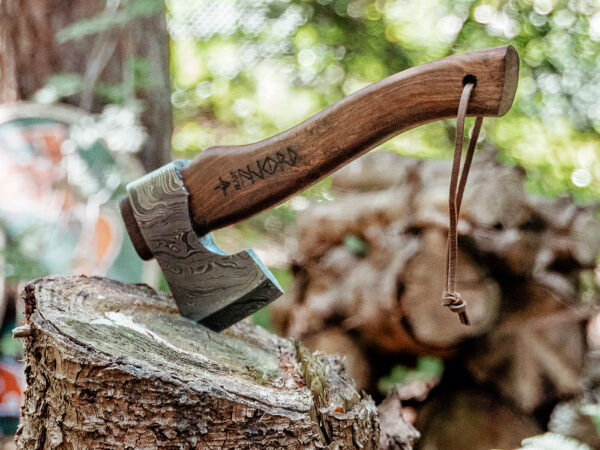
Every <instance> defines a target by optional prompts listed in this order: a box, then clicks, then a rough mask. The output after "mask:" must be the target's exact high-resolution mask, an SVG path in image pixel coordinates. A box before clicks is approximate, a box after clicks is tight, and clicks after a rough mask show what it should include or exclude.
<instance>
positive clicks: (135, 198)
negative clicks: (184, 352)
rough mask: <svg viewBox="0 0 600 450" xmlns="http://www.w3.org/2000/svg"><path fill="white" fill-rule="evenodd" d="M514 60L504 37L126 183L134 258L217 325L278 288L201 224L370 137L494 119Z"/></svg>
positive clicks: (511, 79) (354, 150)
mask: <svg viewBox="0 0 600 450" xmlns="http://www.w3.org/2000/svg"><path fill="white" fill-rule="evenodd" d="M518 73H519V57H518V54H517V52H516V50H515V49H514V48H513V47H512V46H510V45H509V46H504V47H497V48H492V49H486V50H478V51H473V52H468V53H463V54H460V55H454V56H449V57H446V58H443V59H440V60H437V61H434V62H430V63H427V64H424V65H421V66H417V67H413V68H411V69H407V70H404V71H402V72H400V73H397V74H395V75H392V76H390V77H388V78H385V79H383V80H381V81H379V82H377V83H374V84H372V85H370V86H367V87H365V88H363V89H361V90H359V91H357V92H355V93H353V94H352V95H349V96H348V97H345V98H344V99H342V100H340V101H339V102H337V103H335V104H334V105H332V106H330V107H328V108H327V109H325V110H323V111H321V112H320V113H318V114H316V115H315V116H313V117H311V118H309V119H308V120H306V121H304V122H302V123H301V124H299V125H296V126H295V127H293V128H291V129H289V130H287V131H284V132H283V133H280V134H278V135H276V136H273V137H271V138H269V139H266V140H263V141H260V142H256V143H253V144H248V145H241V146H217V147H210V148H208V149H206V150H204V151H203V152H202V153H201V154H200V155H199V156H198V157H197V158H195V159H194V160H193V161H174V162H172V163H170V164H168V165H166V166H164V167H162V168H159V169H157V170H155V171H154V172H151V173H149V174H147V175H145V176H144V177H142V178H141V179H139V180H137V181H134V182H132V183H130V184H129V185H128V186H127V191H128V196H126V197H125V198H123V200H121V204H120V206H121V213H122V215H123V219H124V221H125V225H126V227H127V231H128V233H129V237H130V238H131V241H132V243H133V246H134V247H135V249H136V251H137V253H138V254H139V256H140V257H141V258H143V259H146V260H147V259H150V258H152V257H155V258H156V259H157V260H158V263H159V265H160V267H161V269H162V271H163V273H164V275H165V278H166V280H167V282H168V284H169V287H170V288H171V291H172V294H173V297H174V299H175V301H176V303H177V306H178V308H179V310H180V312H181V314H182V315H184V316H186V317H188V318H190V319H192V320H195V321H197V322H199V323H201V324H203V325H205V326H207V327H209V328H212V329H213V330H217V331H219V330H222V329H224V328H227V327H228V326H230V325H232V324H233V323H235V322H237V321H239V320H241V319H243V318H244V317H246V316H248V315H249V314H252V313H253V312H255V311H256V310H258V309H260V308H262V307H263V306H265V305H266V304H268V303H269V302H271V301H273V300H274V299H275V298H277V297H278V296H279V295H281V294H282V290H281V288H280V286H279V284H278V283H277V281H276V280H275V277H274V276H273V275H272V274H271V273H270V271H269V270H268V269H267V268H266V267H265V266H264V265H263V264H262V263H261V262H260V260H259V259H258V258H257V256H256V255H255V254H254V253H253V252H252V251H251V250H246V251H243V252H240V253H237V254H234V255H228V254H226V253H224V252H223V251H222V250H220V249H219V248H218V247H217V246H216V245H215V244H214V242H213V241H212V239H211V238H210V234H209V232H210V231H212V230H214V229H217V228H220V227H224V226H227V225H230V224H233V223H236V222H238V221H241V220H243V219H246V218H248V217H250V216H252V215H254V214H257V213H259V212H261V211H264V210H266V209H268V208H271V207H273V206H275V205H277V204H279V203H281V202H283V201H284V200H286V199H288V198H290V197H291V196H293V195H294V194H297V193H298V192H300V191H302V190H304V189H306V188H307V187H309V186H310V185H312V184H314V183H316V182H317V181H319V180H320V179H322V178H323V177H325V176H327V175H328V174H330V173H331V172H333V171H335V170H336V169H338V168H339V167H341V166H343V165H345V164H347V163H348V162H350V161H351V160H353V159H354V158H357V157H358V156H360V155H362V154H363V153H365V152H367V151H368V150H370V149H372V148H373V147H375V146H376V145H378V144H381V143H382V142H384V141H386V140H388V139H390V138H391V137H393V136H395V135H397V134H399V133H402V132H403V131H406V130H408V129H411V128H414V127H416V126H418V125H421V124H425V123H428V122H432V121H434V120H440V119H446V118H451V117H456V115H457V110H458V107H459V101H460V99H461V93H462V91H463V86H464V85H465V84H467V83H473V84H475V86H476V87H475V88H474V89H473V91H472V94H471V98H470V101H469V103H468V109H467V110H466V114H467V115H469V116H481V117H483V116H496V117H498V116H502V115H503V114H505V113H506V112H507V111H508V110H509V108H510V107H511V105H512V102H513V99H514V96H515V91H516V88H517V79H518Z"/></svg>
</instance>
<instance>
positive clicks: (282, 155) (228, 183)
mask: <svg viewBox="0 0 600 450" xmlns="http://www.w3.org/2000/svg"><path fill="white" fill-rule="evenodd" d="M297 162H298V152H297V151H296V150H294V149H292V148H291V147H287V148H286V149H285V150H283V151H279V152H275V153H273V154H271V155H268V156H265V157H264V158H262V159H257V160H256V162H255V163H252V164H246V166H244V167H238V168H237V169H235V170H230V171H229V174H227V175H221V176H219V184H218V185H216V186H215V190H219V189H220V190H221V191H223V195H225V196H226V195H227V190H228V189H229V188H230V187H232V186H233V189H235V190H236V191H239V190H241V189H243V188H245V187H246V186H248V185H252V184H254V183H256V182H258V181H260V180H264V179H265V178H268V177H270V176H273V175H275V174H277V173H280V172H285V170H286V168H289V167H295V166H296V163H297Z"/></svg>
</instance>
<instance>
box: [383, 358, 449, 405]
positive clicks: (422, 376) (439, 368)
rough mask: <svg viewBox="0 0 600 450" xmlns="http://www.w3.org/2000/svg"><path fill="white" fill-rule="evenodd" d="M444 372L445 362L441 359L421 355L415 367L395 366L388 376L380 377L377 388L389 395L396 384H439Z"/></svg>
mask: <svg viewBox="0 0 600 450" xmlns="http://www.w3.org/2000/svg"><path fill="white" fill-rule="evenodd" d="M443 373H444V363H443V362H442V361H441V360H440V359H437V358H433V357H430V356H420V357H419V359H418V360H417V365H416V366H415V367H414V368H409V367H406V366H402V365H396V366H394V367H393V368H392V371H391V372H390V374H389V375H388V376H385V377H382V378H380V379H379V381H378V383H377V389H378V390H379V392H381V393H382V394H384V395H387V394H389V393H390V392H391V391H392V389H394V388H395V387H396V386H405V385H408V384H410V383H415V382H420V383H429V382H431V383H434V384H437V382H438V381H439V380H440V379H441V378H442V374H443Z"/></svg>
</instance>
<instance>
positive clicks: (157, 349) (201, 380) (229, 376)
mask: <svg viewBox="0 0 600 450" xmlns="http://www.w3.org/2000/svg"><path fill="white" fill-rule="evenodd" d="M22 295H23V296H24V300H25V306H26V317H27V322H28V323H27V325H26V327H25V328H28V327H29V328H30V329H31V332H30V334H29V333H24V332H23V330H22V329H20V335H24V334H29V336H27V337H25V338H24V344H25V371H26V377H27V391H26V395H25V401H24V405H23V409H22V418H21V426H20V428H19V431H18V435H17V444H18V447H19V448H27V449H34V448H99V447H100V448H278V447H285V448H356V447H361V448H367V449H368V448H376V447H377V445H378V441H379V423H378V416H377V409H376V407H375V404H374V403H373V401H372V399H371V398H370V397H361V396H360V395H359V394H358V393H357V391H356V389H355V387H354V383H353V382H352V380H351V379H350V378H349V377H348V376H347V375H346V374H345V372H344V370H343V366H342V364H341V361H340V359H339V358H338V357H336V356H327V355H315V354H312V353H311V352H309V351H308V350H307V349H306V348H304V347H303V346H302V345H301V344H299V343H297V342H294V341H290V340H285V339H281V338H278V337H276V336H274V335H272V334H269V333H267V332H266V331H264V330H262V329H260V328H258V327H256V326H253V325H250V324H249V323H244V322H243V323H239V324H237V325H235V326H233V327H231V328H230V329H228V330H226V331H225V332H222V333H215V332H212V331H210V330H208V329H206V328H204V327H202V326H200V325H198V324H196V323H194V322H192V321H190V320H188V319H186V318H184V317H182V316H181V315H179V313H178V311H177V309H176V307H175V304H174V302H173V300H172V298H171V297H169V296H167V295H162V294H157V293H156V292H155V291H153V290H152V289H150V288H149V287H147V286H145V285H126V284H122V283H118V282H115V281H111V280H108V279H104V278H87V277H48V278H42V279H39V280H36V281H33V282H31V283H30V284H28V285H27V286H26V287H25V289H24V291H23V294H22ZM21 328H23V327H21Z"/></svg>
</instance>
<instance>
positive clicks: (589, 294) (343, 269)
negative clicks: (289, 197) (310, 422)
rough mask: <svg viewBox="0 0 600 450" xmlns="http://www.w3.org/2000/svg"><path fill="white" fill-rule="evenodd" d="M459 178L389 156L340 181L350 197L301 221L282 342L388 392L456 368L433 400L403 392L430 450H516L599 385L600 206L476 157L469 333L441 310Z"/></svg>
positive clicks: (276, 313) (465, 215)
mask: <svg viewBox="0 0 600 450" xmlns="http://www.w3.org/2000/svg"><path fill="white" fill-rule="evenodd" d="M449 177H450V163H449V162H441V161H421V160H413V159H407V158H402V157H400V156H397V155H395V154H391V153H383V152H380V153H373V154H370V155H368V156H366V157H363V158H360V159H359V160H357V161H355V162H354V163H352V164H350V165H349V166H347V167H346V168H345V169H343V170H341V171H339V172H338V173H336V174H335V175H334V176H333V181H332V186H333V189H334V190H335V191H336V192H337V193H338V199H337V200H336V201H335V202H331V203H326V204H325V203H321V204H315V205H312V206H311V207H310V208H308V209H307V210H306V211H305V212H304V213H303V215H302V216H301V217H300V219H299V223H298V226H299V229H298V240H299V242H298V249H299V251H298V253H297V254H296V255H295V257H294V267H293V270H294V273H295V281H294V286H293V289H291V290H290V292H289V293H288V294H287V296H286V297H285V298H284V299H283V300H280V301H278V302H275V303H274V304H273V305H272V308H271V314H272V318H273V321H274V323H275V325H276V327H277V328H278V329H279V331H280V332H282V333H283V334H285V335H289V336H293V337H295V338H299V339H301V340H303V341H304V342H305V343H306V344H307V345H308V346H309V347H311V348H313V349H320V350H323V351H326V352H330V353H331V352H333V353H340V354H343V355H345V357H346V365H347V369H348V370H349V372H350V374H351V375H352V376H353V377H354V379H355V380H356V382H357V385H358V388H359V389H366V390H368V391H369V392H371V393H373V394H374V395H375V396H377V380H378V379H380V378H381V377H382V376H384V375H386V374H387V373H389V371H390V370H391V368H392V367H393V366H394V365H396V364H410V363H411V362H414V361H415V360H416V357H417V356H423V355H427V356H434V357H437V358H442V359H444V360H446V361H447V362H446V371H445V374H444V376H443V378H442V380H441V383H440V384H439V385H437V387H435V389H433V391H431V392H429V389H431V387H429V388H427V389H425V391H424V392H423V390H422V389H421V390H419V389H417V391H420V394H419V395H416V394H414V393H413V394H406V392H405V393H404V394H403V396H402V395H400V394H399V393H398V392H397V391H396V392H395V393H394V395H396V396H398V395H400V397H402V400H403V401H404V402H405V403H407V404H413V403H414V411H413V413H411V415H412V417H413V419H414V420H415V421H416V424H417V428H418V427H419V426H420V427H421V430H420V431H421V432H422V434H423V440H422V443H421V444H422V448H446V449H447V448H479V447H481V448H490V447H491V446H494V447H501V446H503V447H510V446H513V447H514V446H518V445H519V443H520V440H521V439H522V438H523V437H526V436H528V435H533V434H536V433H539V432H540V431H541V430H543V429H544V428H545V427H546V426H547V423H548V419H549V416H550V412H551V411H552V409H553V407H554V405H556V404H557V403H558V402H559V401H561V400H563V399H567V398H572V397H574V396H577V395H583V393H584V392H585V391H586V388H587V389H588V391H589V390H590V389H592V386H591V385H590V383H589V382H587V383H586V381H589V379H590V371H591V369H590V364H586V361H590V357H589V355H590V344H588V341H589V339H590V337H589V336H588V335H589V334H590V332H591V331H590V330H591V329H590V327H589V326H588V328H586V325H587V324H588V322H589V320H590V318H592V317H594V314H595V307H596V304H597V302H598V299H599V296H598V272H597V271H596V272H595V267H596V258H597V256H598V251H599V249H600V221H599V220H598V215H597V207H595V206H585V207H583V206H577V205H575V204H574V203H573V202H572V200H570V199H569V198H561V199H558V200H556V199H555V200H547V199H545V200H544V199H537V198H533V197H532V196H531V195H529V194H527V193H526V192H525V190H524V188H523V182H524V178H525V174H524V172H523V170H521V169H519V168H516V167H508V166H504V165H501V164H499V163H498V162H497V159H496V153H495V152H494V151H493V149H489V148H488V149H484V150H482V151H481V152H480V153H478V155H476V157H475V162H474V165H473V168H472V170H471V175H470V178H469V182H468V184H467V189H466V192H465V197H464V200H463V205H462V209H461V216H460V221H459V227H458V231H459V255H458V266H457V289H458V290H459V291H460V292H461V293H462V294H463V296H464V297H465V299H466V301H467V303H468V313H469V316H470V319H471V326H470V327H466V326H463V325H461V324H460V323H459V321H458V319H457V317H456V315H455V314H453V313H452V312H450V311H449V310H447V309H446V308H443V307H442V306H441V305H440V303H441V293H442V290H443V282H444V263H445V252H446V237H447V230H448V225H447V223H448V217H447V216H448V185H449ZM592 384H593V383H592ZM405 391H406V390H405ZM409 391H410V390H409ZM416 397H420V399H421V400H422V399H423V398H425V397H427V400H426V401H424V402H421V401H415V400H418V399H416ZM387 401H389V399H388V400H387ZM553 417H554V416H553ZM588 420H589V417H588ZM550 422H551V423H552V421H550ZM482 427H484V428H485V430H487V431H485V433H484V434H485V435H486V436H487V437H482V436H481V434H482V433H483V432H482ZM562 432H565V431H564V430H562ZM567 434H568V433H567ZM590 436H591V437H590ZM579 437H580V438H581V439H584V440H586V439H587V440H588V442H589V441H590V439H592V440H593V438H594V437H593V435H590V434H588V436H587V437H585V436H584V437H581V436H579ZM442 443H443V444H442ZM591 444H592V445H596V444H597V442H591ZM486 446H487V447H486Z"/></svg>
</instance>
